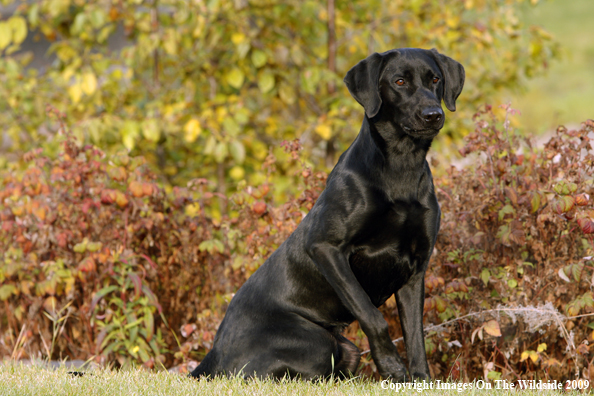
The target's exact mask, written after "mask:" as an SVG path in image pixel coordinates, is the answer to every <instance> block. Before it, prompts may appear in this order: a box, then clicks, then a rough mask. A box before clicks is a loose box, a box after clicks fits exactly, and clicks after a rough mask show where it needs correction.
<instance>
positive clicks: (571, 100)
mask: <svg viewBox="0 0 594 396" xmlns="http://www.w3.org/2000/svg"><path fill="white" fill-rule="evenodd" d="M522 15H523V20H524V22H526V23H527V24H530V25H537V26H542V27H543V28H545V29H546V30H547V31H548V32H550V33H552V34H553V35H554V37H555V38H556V39H557V40H558V41H559V42H560V44H561V47H562V49H563V55H562V59H561V60H560V61H556V62H552V63H551V64H550V68H549V70H548V72H547V73H546V74H545V75H543V76H539V77H537V78H535V79H533V80H530V81H529V82H528V89H527V91H526V92H525V93H524V94H523V95H520V94H517V95H513V96H512V97H511V98H510V99H511V101H512V104H513V107H515V108H518V109H519V110H521V111H522V118H521V120H522V125H525V126H526V128H527V131H528V132H531V133H543V132H547V131H550V130H553V129H554V128H556V127H557V126H558V125H560V124H561V125H567V126H570V125H576V124H579V123H580V122H582V121H585V120H586V119H588V118H594V23H592V15H594V1H592V0H540V2H539V3H538V4H537V5H536V6H535V7H532V6H526V7H525V8H524V10H523V13H522Z"/></svg>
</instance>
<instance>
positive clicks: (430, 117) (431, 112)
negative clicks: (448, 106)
mask: <svg viewBox="0 0 594 396" xmlns="http://www.w3.org/2000/svg"><path fill="white" fill-rule="evenodd" d="M421 117H422V118H423V121H425V122H426V123H427V124H435V123H437V122H439V121H441V119H442V118H443V110H442V109H440V108H439V107H428V108H426V109H423V112H422V113H421Z"/></svg>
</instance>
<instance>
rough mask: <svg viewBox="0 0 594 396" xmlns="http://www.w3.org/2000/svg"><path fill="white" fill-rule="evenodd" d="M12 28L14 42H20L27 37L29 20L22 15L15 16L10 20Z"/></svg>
mask: <svg viewBox="0 0 594 396" xmlns="http://www.w3.org/2000/svg"><path fill="white" fill-rule="evenodd" d="M8 24H9V25H10V28H11V30H12V42H13V43H14V44H20V43H22V42H23V41H24V40H25V39H26V38H27V21H25V18H23V17H22V16H19V15H17V16H13V17H12V18H10V19H9V20H8Z"/></svg>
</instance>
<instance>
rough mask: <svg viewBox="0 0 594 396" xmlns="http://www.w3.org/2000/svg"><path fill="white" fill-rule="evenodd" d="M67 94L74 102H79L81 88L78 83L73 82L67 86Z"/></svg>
mask: <svg viewBox="0 0 594 396" xmlns="http://www.w3.org/2000/svg"><path fill="white" fill-rule="evenodd" d="M68 95H70V99H72V101H73V102H74V103H75V104H76V103H78V102H80V98H81V97H82V88H81V86H80V83H78V82H77V83H75V84H73V85H71V86H70V87H69V88H68Z"/></svg>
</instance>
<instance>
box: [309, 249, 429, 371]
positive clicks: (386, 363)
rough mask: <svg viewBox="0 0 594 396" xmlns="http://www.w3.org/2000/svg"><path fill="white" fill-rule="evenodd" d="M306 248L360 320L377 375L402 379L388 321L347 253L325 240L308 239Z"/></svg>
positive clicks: (402, 366)
mask: <svg viewBox="0 0 594 396" xmlns="http://www.w3.org/2000/svg"><path fill="white" fill-rule="evenodd" d="M306 250H307V253H308V254H309V256H310V257H311V258H312V260H313V261H314V262H315V264H316V265H317V267H318V268H319V269H320V271H321V272H322V274H323V275H324V277H325V278H326V280H327V281H328V282H329V283H330V285H331V286H332V287H333V288H334V290H335V291H336V293H337V294H338V297H339V298H340V300H341V301H342V303H343V304H344V305H345V306H346V307H347V309H349V311H350V312H351V313H352V314H353V316H354V317H355V318H356V319H357V320H358V321H359V325H360V326H361V328H362V329H363V331H364V332H365V334H366V335H367V338H368V340H369V346H370V349H371V355H372V356H373V360H374V362H375V364H376V365H377V367H378V369H379V372H380V375H381V376H382V377H385V378H388V377H392V378H394V380H395V381H405V380H406V367H405V365H404V363H403V361H402V359H401V358H400V356H399V355H398V351H397V350H396V347H395V346H394V344H393V343H392V341H391V340H390V334H389V332H388V323H387V322H386V321H385V320H384V317H383V315H382V314H381V312H380V311H379V310H378V309H377V308H376V307H375V306H374V305H373V303H372V302H371V300H370V299H369V296H368V295H367V293H366V292H365V290H363V287H361V284H360V283H359V281H358V280H357V278H356V277H355V274H354V273H353V271H352V270H351V267H350V266H349V263H348V260H347V257H346V255H345V254H344V253H343V252H342V251H341V250H340V248H339V247H337V246H334V245H332V244H330V243H328V242H315V243H311V244H309V245H308V246H307V248H306ZM421 312H422V307H421ZM423 350H424V349H423Z"/></svg>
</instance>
